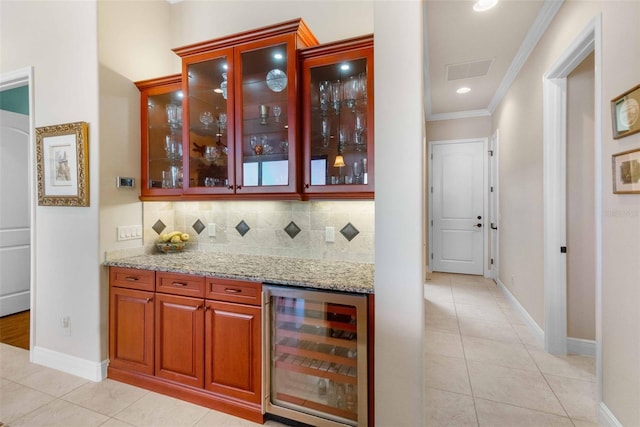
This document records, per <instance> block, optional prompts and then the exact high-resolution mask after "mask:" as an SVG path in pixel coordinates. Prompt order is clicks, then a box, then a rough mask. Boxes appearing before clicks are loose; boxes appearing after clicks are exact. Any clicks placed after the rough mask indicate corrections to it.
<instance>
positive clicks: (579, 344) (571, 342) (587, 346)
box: [567, 338, 596, 357]
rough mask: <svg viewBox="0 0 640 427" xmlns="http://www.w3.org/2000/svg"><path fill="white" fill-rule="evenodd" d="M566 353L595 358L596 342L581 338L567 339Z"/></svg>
mask: <svg viewBox="0 0 640 427" xmlns="http://www.w3.org/2000/svg"><path fill="white" fill-rule="evenodd" d="M567 352H568V353H571V354H581V355H583V356H592V357H596V342H595V341H594V340H585V339H582V338H567Z"/></svg>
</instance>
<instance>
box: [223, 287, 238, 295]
mask: <svg viewBox="0 0 640 427" xmlns="http://www.w3.org/2000/svg"><path fill="white" fill-rule="evenodd" d="M224 291H225V292H226V293H228V294H239V293H240V292H242V289H236V288H224Z"/></svg>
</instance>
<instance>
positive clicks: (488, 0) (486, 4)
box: [473, 0, 498, 12]
mask: <svg viewBox="0 0 640 427" xmlns="http://www.w3.org/2000/svg"><path fill="white" fill-rule="evenodd" d="M496 4H498V0H478V1H476V3H475V4H474V5H473V10H475V11H476V12H484V11H485V10H489V9H491V8H492V7H494V6H495V5H496Z"/></svg>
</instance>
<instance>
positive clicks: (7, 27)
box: [0, 1, 104, 369]
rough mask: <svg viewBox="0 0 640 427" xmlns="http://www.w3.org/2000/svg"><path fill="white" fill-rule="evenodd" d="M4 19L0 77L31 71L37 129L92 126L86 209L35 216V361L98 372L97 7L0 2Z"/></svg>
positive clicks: (64, 209)
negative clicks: (64, 360)
mask: <svg viewBox="0 0 640 427" xmlns="http://www.w3.org/2000/svg"><path fill="white" fill-rule="evenodd" d="M1 16H2V18H1V19H2V21H1V24H0V43H1V45H0V52H1V55H2V56H1V58H0V67H1V68H0V71H1V72H7V71H11V70H16V69H22V68H25V67H28V66H34V77H35V106H34V107H35V108H34V119H35V125H36V126H47V125H53V124H61V123H69V122H76V121H86V122H88V123H89V169H90V173H89V181H90V198H91V200H90V203H91V206H90V207H87V208H71V207H38V208H37V209H36V223H35V224H34V229H35V233H36V234H35V243H36V248H35V259H34V260H33V262H34V263H35V306H34V307H32V309H33V310H34V315H33V317H32V319H33V320H32V321H35V322H36V336H35V342H34V343H32V344H34V345H35V348H34V352H33V353H32V357H33V358H34V359H36V360H40V361H41V362H43V363H48V364H51V363H53V362H52V361H51V360H48V359H47V355H49V356H55V355H58V354H63V355H70V356H75V357H77V358H79V359H80V360H83V361H85V362H86V365H87V366H86V367H88V368H89V369H91V368H96V369H99V367H98V366H97V364H99V362H100V361H101V360H102V357H103V356H104V354H103V353H102V351H101V342H102V340H103V337H102V335H101V333H100V332H101V329H100V327H101V325H100V321H101V320H100V319H101V310H103V309H104V307H103V301H102V300H101V298H100V282H99V255H98V214H99V204H100V197H99V196H100V195H99V191H98V187H99V186H98V184H99V180H100V178H99V177H100V169H99V161H98V160H99V138H98V135H99V134H98V130H99V123H98V72H97V64H98V46H97V33H96V22H97V7H96V3H95V2H74V1H68V2H65V1H60V2H7V1H3V2H2V15H1ZM62 316H70V318H71V335H70V336H65V335H63V333H62V328H60V326H59V325H60V318H61V317H62ZM43 359H47V360H43Z"/></svg>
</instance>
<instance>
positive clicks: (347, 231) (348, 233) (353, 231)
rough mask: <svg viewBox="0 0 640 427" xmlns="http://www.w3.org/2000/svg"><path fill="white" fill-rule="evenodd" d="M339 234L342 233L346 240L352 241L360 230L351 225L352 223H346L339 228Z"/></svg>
mask: <svg viewBox="0 0 640 427" xmlns="http://www.w3.org/2000/svg"><path fill="white" fill-rule="evenodd" d="M340 234H342V235H343V236H344V238H345V239H347V240H348V241H352V240H353V238H354V237H356V236H357V235H358V234H360V232H359V231H358V229H357V228H355V227H354V226H353V224H351V223H348V224H347V225H345V226H344V227H342V230H340Z"/></svg>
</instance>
